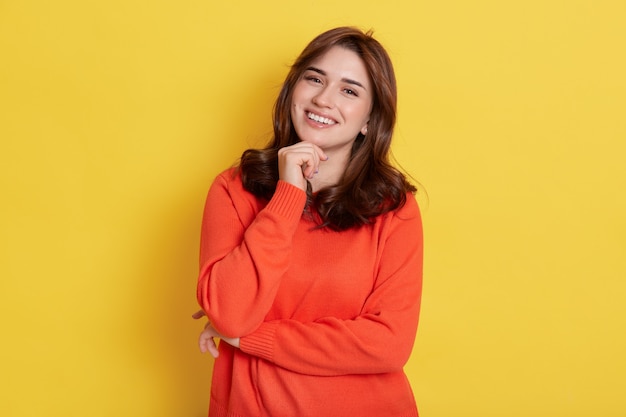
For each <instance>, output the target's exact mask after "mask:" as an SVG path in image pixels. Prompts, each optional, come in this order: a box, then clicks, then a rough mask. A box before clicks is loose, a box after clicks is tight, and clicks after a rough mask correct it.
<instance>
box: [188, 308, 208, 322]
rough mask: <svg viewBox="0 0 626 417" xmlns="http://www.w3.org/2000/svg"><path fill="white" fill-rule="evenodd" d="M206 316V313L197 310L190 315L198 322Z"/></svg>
mask: <svg viewBox="0 0 626 417" xmlns="http://www.w3.org/2000/svg"><path fill="white" fill-rule="evenodd" d="M204 316H206V313H205V312H204V310H198V311H196V312H195V313H193V314H192V315H191V317H193V318H194V319H196V320H198V319H200V318H202V317H204Z"/></svg>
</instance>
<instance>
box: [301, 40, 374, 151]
mask: <svg viewBox="0 0 626 417" xmlns="http://www.w3.org/2000/svg"><path fill="white" fill-rule="evenodd" d="M372 100H373V98H372V87H371V82H370V78H369V75H368V72H367V69H366V67H365V64H364V63H363V61H362V60H361V58H360V57H359V56H358V55H357V54H356V53H355V52H353V51H351V50H349V49H346V48H343V47H340V46H334V47H332V48H331V49H329V50H328V52H326V53H325V54H323V55H322V56H320V57H319V58H317V59H315V60H314V61H313V62H312V63H311V65H310V66H309V67H308V68H307V69H305V71H304V73H303V74H302V75H301V77H300V79H299V80H298V82H297V83H296V85H295V88H294V90H293V95H292V106H291V120H292V123H293V127H294V129H295V131H296V133H297V135H298V138H299V139H300V140H301V141H303V142H311V143H314V144H316V145H318V146H319V147H321V148H322V149H324V151H325V152H327V153H335V152H341V153H344V154H346V155H348V154H349V153H350V149H351V148H352V143H353V142H354V140H355V139H356V137H357V135H358V134H359V133H362V134H365V133H366V132H367V122H368V121H369V116H370V112H371V109H372Z"/></svg>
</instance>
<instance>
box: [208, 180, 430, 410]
mask: <svg viewBox="0 0 626 417" xmlns="http://www.w3.org/2000/svg"><path fill="white" fill-rule="evenodd" d="M305 200H306V195H305V193H304V192H303V191H302V190H300V189H299V188H297V187H294V186H292V185H291V184H289V183H286V182H283V181H279V182H278V184H277V188H276V193H275V194H274V196H273V197H272V199H271V200H270V201H269V203H265V202H263V201H261V200H259V199H257V198H255V197H254V196H253V195H252V194H250V193H249V192H247V191H245V190H244V189H243V186H242V183H241V178H240V177H239V176H238V175H236V174H235V171H233V169H231V170H228V171H226V172H224V173H222V174H221V175H219V176H218V177H217V178H216V180H215V182H214V183H213V185H212V186H211V189H210V191H209V194H208V197H207V201H206V206H205V210H204V218H203V224H202V243H201V248H200V276H199V281H198V293H197V295H198V301H199V303H200V305H201V306H202V308H203V309H204V311H205V312H206V313H207V316H208V317H209V319H210V321H211V323H213V325H214V326H215V328H216V329H217V330H218V331H219V332H221V333H222V334H223V335H225V336H231V337H241V345H240V348H239V349H236V348H233V347H231V346H230V345H228V344H226V343H221V344H220V346H219V350H220V356H219V358H217V360H216V361H215V366H214V370H213V383H212V389H211V402H210V410H209V415H210V416H212V417H226V416H228V417H248V416H272V417H281V416H285V417H296V416H297V417H306V416H312V417H326V416H332V417H342V416H346V417H348V416H349V417H381V416H385V417H415V416H417V408H416V405H415V400H414V398H413V394H412V391H411V388H410V386H409V383H408V380H407V378H406V376H405V374H404V372H403V369H402V368H403V366H404V364H405V363H406V361H407V360H408V358H409V355H410V353H411V350H412V347H413V342H414V339H415V332H416V329H417V322H418V315H419V306H420V296H421V283H422V226H421V220H420V214H419V210H418V207H417V203H416V201H415V198H414V197H413V196H412V195H410V194H409V195H407V203H406V204H405V206H404V207H402V208H401V209H399V210H397V211H396V212H393V213H388V214H385V215H381V216H379V217H378V218H377V219H376V221H375V223H373V224H372V225H369V226H364V227H361V228H357V229H352V230H348V231H343V232H334V231H330V230H327V229H312V227H313V226H314V223H313V222H312V221H311V220H310V219H308V217H307V216H303V215H302V213H303V209H304V207H305Z"/></svg>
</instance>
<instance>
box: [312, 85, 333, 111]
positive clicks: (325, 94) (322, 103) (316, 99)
mask: <svg viewBox="0 0 626 417" xmlns="http://www.w3.org/2000/svg"><path fill="white" fill-rule="evenodd" d="M312 101H313V103H314V104H315V105H317V106H319V107H327V108H329V109H330V108H333V107H334V99H333V96H332V93H331V91H330V89H329V88H328V87H324V88H321V89H320V90H319V91H318V93H317V94H316V95H315V96H313V100H312Z"/></svg>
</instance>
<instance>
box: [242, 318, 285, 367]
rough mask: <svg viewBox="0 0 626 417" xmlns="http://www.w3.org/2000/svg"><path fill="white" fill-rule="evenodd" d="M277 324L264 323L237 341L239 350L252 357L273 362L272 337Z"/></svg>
mask: <svg viewBox="0 0 626 417" xmlns="http://www.w3.org/2000/svg"><path fill="white" fill-rule="evenodd" d="M277 329H278V323H270V322H265V323H263V324H261V326H259V328H258V329H256V330H255V331H254V332H252V333H250V334H249V335H247V336H244V337H242V338H241V339H239V349H241V351H242V352H245V353H247V354H249V355H252V356H257V357H259V358H261V359H265V360H267V361H270V362H273V360H274V335H275V334H276V330H277Z"/></svg>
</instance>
